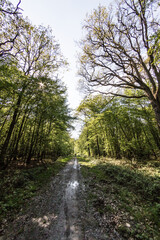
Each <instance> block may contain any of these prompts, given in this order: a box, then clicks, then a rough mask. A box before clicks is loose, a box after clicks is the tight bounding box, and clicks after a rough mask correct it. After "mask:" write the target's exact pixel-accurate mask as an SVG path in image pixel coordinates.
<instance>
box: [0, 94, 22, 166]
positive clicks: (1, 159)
mask: <svg viewBox="0 0 160 240" xmlns="http://www.w3.org/2000/svg"><path fill="white" fill-rule="evenodd" d="M23 92H24V90H22V92H21V93H20V95H19V97H18V100H17V103H16V108H15V111H14V114H13V118H12V121H11V123H10V126H9V130H8V134H7V137H6V139H5V141H4V144H3V146H2V151H1V154H0V163H1V166H0V168H1V169H4V168H5V167H6V166H5V165H6V164H5V156H6V152H7V148H8V144H9V141H10V139H11V135H12V132H13V129H14V126H15V124H16V122H17V115H18V111H19V107H20V104H21V100H22V96H23Z"/></svg>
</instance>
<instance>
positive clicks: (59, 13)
mask: <svg viewBox="0 0 160 240" xmlns="http://www.w3.org/2000/svg"><path fill="white" fill-rule="evenodd" d="M10 1H11V2H12V3H13V4H14V5H17V3H18V0H10ZM111 2H113V0H21V4H20V8H22V9H23V16H24V17H26V16H27V17H28V18H29V19H30V21H31V22H32V24H33V25H44V26H46V27H47V26H50V27H51V28H52V31H53V35H54V36H55V39H56V40H57V41H58V42H59V44H60V48H61V52H62V54H63V56H64V57H65V58H66V59H67V61H68V63H69V69H68V71H66V72H65V73H64V76H63V79H62V80H63V82H64V84H65V85H66V87H67V93H68V103H69V107H70V108H71V109H76V108H77V107H78V105H79V104H80V102H81V101H82V99H83V97H84V96H83V94H82V92H79V90H78V80H79V77H78V76H77V71H78V67H77V65H78V52H80V48H79V47H78V42H79V41H80V40H81V39H82V34H83V30H82V26H83V23H84V20H85V19H86V15H87V14H90V13H91V12H92V10H93V9H95V8H97V7H98V5H102V6H106V7H107V6H109V4H110V3H111ZM72 136H73V137H75V138H76V137H77V136H78V131H76V130H75V131H74V132H73V133H72Z"/></svg>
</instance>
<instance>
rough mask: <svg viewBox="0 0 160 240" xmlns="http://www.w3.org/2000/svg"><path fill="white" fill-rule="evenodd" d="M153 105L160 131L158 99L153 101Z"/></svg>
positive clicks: (159, 105) (159, 103) (159, 104)
mask: <svg viewBox="0 0 160 240" xmlns="http://www.w3.org/2000/svg"><path fill="white" fill-rule="evenodd" d="M151 104H152V107H153V110H154V113H155V117H156V121H157V125H158V128H159V130H160V102H159V100H158V99H157V100H156V99H155V100H152V101H151Z"/></svg>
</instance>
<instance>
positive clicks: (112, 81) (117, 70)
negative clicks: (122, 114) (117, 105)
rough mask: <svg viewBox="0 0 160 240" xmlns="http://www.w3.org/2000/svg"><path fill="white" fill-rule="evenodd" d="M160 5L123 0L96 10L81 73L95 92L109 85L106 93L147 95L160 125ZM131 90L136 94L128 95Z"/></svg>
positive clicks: (89, 24) (89, 22)
mask: <svg viewBox="0 0 160 240" xmlns="http://www.w3.org/2000/svg"><path fill="white" fill-rule="evenodd" d="M158 7H159V6H158V1H151V0H143V1H142V0H123V1H122V2H120V3H119V4H118V5H117V9H110V10H109V11H107V9H106V8H105V7H101V6H99V8H98V9H97V10H94V12H93V13H92V14H91V15H90V16H89V17H88V19H87V20H86V21H85V25H84V28H85V30H86V37H85V39H84V40H83V41H82V43H81V44H82V48H83V53H82V55H81V57H80V64H81V65H80V66H81V67H80V70H79V74H80V76H81V77H82V79H84V81H85V82H87V84H88V86H89V87H91V88H92V89H94V90H95V91H103V92H104V87H105V94H111V95H118V96H122V97H137V98H138V97H147V98H148V99H149V101H150V102H151V104H152V107H153V109H154V112H155V115H156V120H157V123H158V126H159V128H160V63H159V61H157V59H156V58H157V56H158V54H157V52H156V54H155V51H154V49H156V51H157V49H158V48H155V43H156V41H155V39H154V37H153V36H157V33H158V32H159V28H160V25H159V20H158ZM100 87H102V90H101V88H100ZM128 89H133V90H135V91H134V93H135V94H134V95H132V96H128V95H127V94H125V93H126V90H128ZM136 90H138V94H137V91H136ZM139 93H141V94H139Z"/></svg>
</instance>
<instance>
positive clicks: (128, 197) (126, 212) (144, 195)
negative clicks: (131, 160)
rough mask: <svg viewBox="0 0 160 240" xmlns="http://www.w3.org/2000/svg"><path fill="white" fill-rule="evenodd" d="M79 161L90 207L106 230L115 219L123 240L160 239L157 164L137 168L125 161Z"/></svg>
mask: <svg viewBox="0 0 160 240" xmlns="http://www.w3.org/2000/svg"><path fill="white" fill-rule="evenodd" d="M79 162H80V164H81V169H82V174H83V176H84V178H86V184H88V188H87V191H88V198H87V203H88V207H89V208H90V207H92V208H94V209H95V211H97V212H98V213H99V215H100V219H101V220H100V221H101V222H104V226H106V229H109V227H110V226H109V223H111V222H113V219H116V220H114V223H112V228H113V226H114V230H115V231H116V232H117V233H118V234H119V236H120V238H122V239H143V240H151V239H154V240H159V239H160V231H159V230H160V164H159V163H158V162H157V164H152V163H151V162H150V163H148V164H145V165H143V164H142V163H141V165H136V166H134V167H133V165H131V164H128V163H127V162H124V161H123V160H121V161H117V160H111V159H79ZM151 165H152V166H151ZM151 167H152V171H151ZM103 219H106V220H105V221H106V223H105V221H104V220H103ZM111 220H112V221H111ZM101 224H102V223H101ZM107 224H108V225H107ZM106 235H107V232H106ZM107 239H108V238H107Z"/></svg>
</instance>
